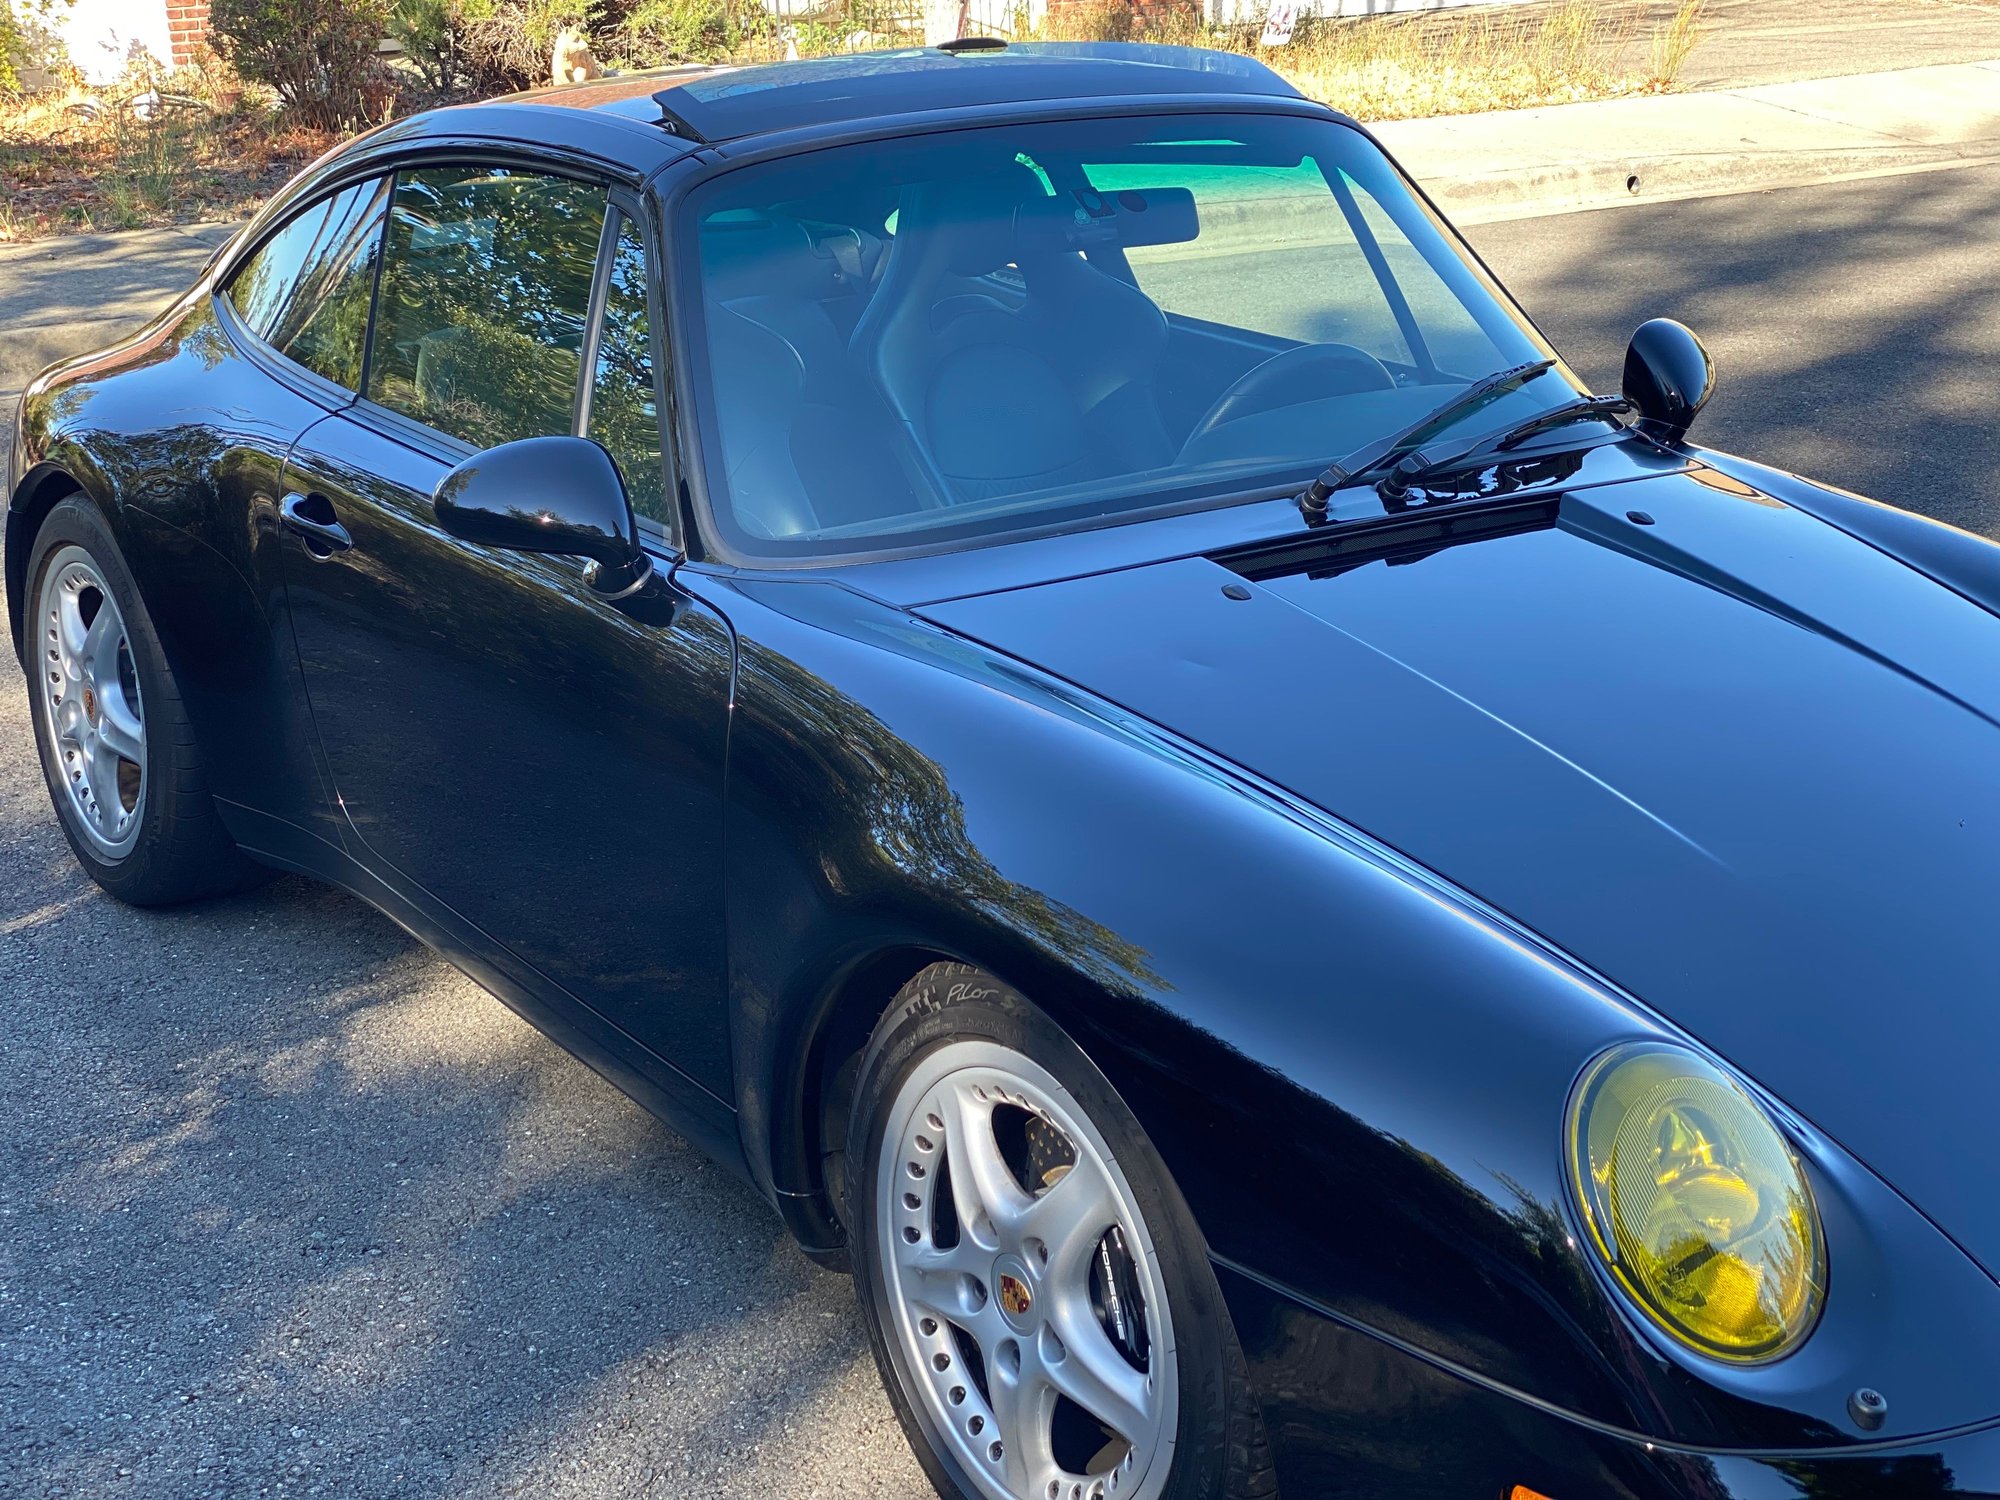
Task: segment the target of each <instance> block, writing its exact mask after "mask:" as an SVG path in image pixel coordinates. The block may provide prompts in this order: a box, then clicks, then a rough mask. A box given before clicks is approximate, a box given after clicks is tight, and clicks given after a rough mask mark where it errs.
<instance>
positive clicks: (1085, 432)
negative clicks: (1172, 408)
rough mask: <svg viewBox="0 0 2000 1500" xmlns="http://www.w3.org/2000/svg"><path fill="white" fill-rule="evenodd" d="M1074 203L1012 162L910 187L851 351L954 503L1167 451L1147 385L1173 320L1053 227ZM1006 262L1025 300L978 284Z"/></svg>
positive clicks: (1141, 463) (1142, 462)
mask: <svg viewBox="0 0 2000 1500" xmlns="http://www.w3.org/2000/svg"><path fill="white" fill-rule="evenodd" d="M1071 211H1072V210H1071V206H1070V205H1069V204H1068V202H1067V200H1061V199H1053V198H1051V197H1050V196H1049V194H1048V193H1047V191H1046V190H1045V189H1044V188H1043V186H1042V183H1041V180H1040V178H1038V177H1037V176H1036V175H1035V174H1034V173H1033V172H1032V171H1030V170H1029V169H1028V168H1027V167H1026V166H1023V165H1021V164H1020V163H1018V162H1014V161H1005V162H999V163H995V164H994V165H993V166H992V167H991V168H990V169H988V170H986V171H983V172H981V173H979V174H978V175H976V176H974V177H971V178H968V179H964V180H961V181H957V182H952V183H929V184H921V185H917V186H914V187H911V188H910V189H908V190H906V191H905V192H904V194H903V198H902V204H901V207H900V209H899V211H898V215H897V230H896V237H895V241H894V244H893V245H892V246H891V248H890V251H889V254H888V259H887V264H886V266H885V267H884V269H883V273H882V279H881V283H880V285H879V286H878V287H877V288H876V291H875V295H874V297H873V299H872V300H871V302H870V303H869V305H868V307H867V309H866V310H865V311H864V312H863V313H862V316H861V319H860V321H859V323H858V324H857V325H856V327H855V331H854V349H855V354H856V363H857V364H859V365H860V366H861V367H862V368H864V369H866V370H867V371H869V372H870V373H871V374H872V375H873V377H874V379H875V381H876V382H877V384H878V385H879V387H880V389H881V391H882V394H883V396H884V397H885V398H886V400H887V403H888V406H889V408H890V410H891V411H892V412H893V413H894V414H895V416H896V417H897V418H898V419H899V420H900V421H901V422H902V424H903V425H904V427H905V429H906V430H907V432H908V433H909V435H910V439H911V442H912V445H913V446H914V448H915V451H916V453H917V454H918V455H919V456H920V459H921V461H922V462H923V464H924V465H925V470H926V477H928V479H929V480H930V483H931V485H932V486H933V487H934V488H935V489H936V490H937V491H938V493H939V497H940V498H941V499H942V500H943V501H945V502H946V503H950V502H952V501H959V500H978V499H986V498H989V497H992V496H996V495H1007V494H1015V493H1023V492H1027V491H1031V490H1038V489H1043V488H1047V487H1050V486H1054V485H1061V484H1068V483H1074V482H1079V481H1083V480H1089V479H1095V478H1104V477H1108V476H1112V475H1117V474H1127V473H1131V472H1133V471H1135V470H1140V469H1148V468H1153V467H1156V466H1159V465H1164V464H1167V463H1170V462H1171V461H1172V460H1173V457H1174V445H1173V444H1172V443H1171V442H1169V440H1168V437H1167V433H1166V429H1165V427H1164V425H1163V424H1162V422H1161V419H1160V411H1159V405H1158V401H1157V399H1156V396H1155V392H1154V386H1153V376H1154V372H1155V371H1156V370H1157V369H1158V368H1159V365H1160V362H1161V360H1162V358H1163V357H1164V355H1165V352H1166V344H1167V324H1166V319H1165V317H1164V316H1163V315H1162V314H1161V312H1160V309H1159V308H1158V307H1157V306H1156V305H1154V303H1153V302H1152V300H1151V299H1150V298H1148V297H1147V296H1146V295H1145V294H1144V293H1143V292H1141V291H1139V290H1138V288H1136V287H1134V286H1132V285H1130V284H1129V283H1127V282H1124V281H1120V280H1118V279H1117V278H1115V277H1112V276H1107V275H1106V274H1105V273H1104V272H1102V271H1099V270H1098V269H1097V268H1096V267H1094V266H1092V265H1091V264H1090V263H1089V262H1088V261H1086V260H1085V259H1084V258H1083V257H1082V256H1080V255H1078V254H1077V253H1076V252H1075V250H1073V249H1070V248H1068V246H1067V244H1066V242H1065V240H1064V237H1063V235H1062V234H1061V233H1060V232H1055V233H1051V232H1049V230H1050V228H1051V227H1052V226H1053V227H1055V228H1057V229H1058V230H1059V229H1060V225H1061V221H1062V220H1063V219H1064V218H1065V217H1066V216H1067V215H1068V214H1069V213H1070V212H1071ZM1008 264H1013V265H1014V266H1016V267H1017V268H1018V269H1019V271H1020V274H1021V278H1022V280H1023V281H1024V282H1025V283H1026V294H1025V296H1024V297H1021V298H1020V299H1019V300H1018V305H1016V303H1015V300H1014V299H1012V298H1010V297H1009V296H1007V295H1006V294H1004V293H1003V292H1002V291H1001V289H999V288H996V287H995V286H994V285H993V283H992V282H991V281H990V280H986V279H984V278H986V277H987V275H988V273H990V272H993V271H996V270H998V269H999V268H1001V267H1002V266H1005V265H1008Z"/></svg>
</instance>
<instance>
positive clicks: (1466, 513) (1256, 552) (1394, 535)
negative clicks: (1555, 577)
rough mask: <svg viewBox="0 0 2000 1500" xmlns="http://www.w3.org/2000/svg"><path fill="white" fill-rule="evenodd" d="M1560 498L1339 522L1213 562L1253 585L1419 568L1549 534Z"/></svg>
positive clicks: (1217, 556)
mask: <svg viewBox="0 0 2000 1500" xmlns="http://www.w3.org/2000/svg"><path fill="white" fill-rule="evenodd" d="M1561 510H1562V497H1561V496H1559V495H1542V496H1538V497H1536V498H1534V499H1532V500H1522V501H1519V502H1516V503H1513V504H1508V505H1491V504H1488V505H1476V506H1471V507H1467V508H1465V509H1463V510H1460V509H1457V508H1456V507H1445V506H1440V507H1438V508H1437V509H1435V510H1419V511H1411V512H1408V513H1406V514H1403V515H1394V516H1383V517H1381V518H1380V519H1375V518H1372V517H1371V518H1369V519H1366V520H1359V521H1335V522H1334V523H1332V524H1331V525H1329V526H1324V527H1321V528H1320V529H1319V530H1317V531H1315V532H1314V533H1313V534H1312V535H1311V536H1307V537H1300V538H1297V539H1295V540H1288V541H1282V542H1260V543H1258V544H1257V545H1256V546H1254V547H1237V548H1232V549H1231V550H1229V551H1227V552H1217V553H1213V554H1211V556H1210V560H1211V561H1213V562H1218V563H1221V564H1222V566H1223V567H1225V568H1227V569H1229V570H1230V571H1231V572H1232V573H1235V574H1237V575H1238V576H1239V577H1242V578H1247V579H1249V580H1250V581H1251V582H1252V583H1261V582H1263V581H1265V580H1267V579H1271V578H1293V577H1297V576H1298V575H1299V574H1301V573H1303V574H1305V575H1306V576H1307V577H1309V578H1332V577H1335V576H1337V575H1338V574H1341V573H1345V572H1348V571H1350V570H1351V569H1354V568H1358V567H1360V566H1361V565H1362V564H1363V563H1371V562H1388V563H1391V564H1395V563H1413V562H1420V561H1422V560H1423V559H1424V558H1426V557H1429V556H1430V555H1431V554H1432V553H1434V552H1439V551H1442V550H1443V549H1444V548H1446V547H1456V546H1460V545H1462V544H1463V543H1466V542H1477V541H1484V540H1485V539H1487V538H1488V537H1497V536H1518V535H1520V534H1521V533H1522V532H1527V531H1546V530H1548V529H1550V528H1551V527H1553V526H1554V525H1555V524H1556V520H1557V518H1558V516H1559V515H1560V514H1561Z"/></svg>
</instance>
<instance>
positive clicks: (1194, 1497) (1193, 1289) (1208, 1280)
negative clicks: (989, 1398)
mask: <svg viewBox="0 0 2000 1500" xmlns="http://www.w3.org/2000/svg"><path fill="white" fill-rule="evenodd" d="M967 1039H974V1040H984V1041H990V1042H996V1043H999V1044H1000V1045H1001V1046H1004V1047H1006V1048H1009V1049H1011V1050H1013V1051H1014V1052H1017V1053H1020V1054H1022V1055H1024V1056H1026V1057H1027V1058H1029V1059H1031V1060H1032V1061H1033V1062H1035V1063H1036V1064H1038V1065H1039V1066H1040V1067H1041V1068H1042V1069H1044V1070H1046V1071H1047V1073H1049V1074H1050V1075H1052V1076H1053V1077H1054V1078H1055V1079H1056V1081H1057V1082H1059V1083H1060V1084H1061V1085H1062V1087H1063V1088H1064V1089H1066V1090H1067V1091H1068V1092H1069V1094H1070V1095H1071V1097H1072V1098H1073V1099H1074V1100H1075V1101H1076V1102H1077V1103H1078V1104H1080V1105H1081V1106H1082V1108H1083V1110H1084V1113H1085V1114H1086V1115H1087V1116H1088V1117H1089V1120H1090V1122H1091V1124H1092V1125H1093V1126H1094V1127H1095V1128H1096V1129H1097V1130H1098V1131H1099V1133H1100V1134H1101V1135H1102V1136H1103V1137H1104V1139H1105V1142H1106V1144H1108V1145H1109V1147H1110V1148H1111V1151H1112V1153H1113V1155H1114V1156H1115V1158H1116V1160H1117V1162H1118V1164H1119V1166H1120V1168H1121V1169H1122V1170H1123V1172H1124V1174H1125V1178H1126V1180H1127V1182H1128V1183H1129V1184H1130V1187H1131V1189H1132V1192H1133V1198H1134V1201H1135V1202H1136V1205H1137V1207H1138V1210H1139V1214H1140V1216H1141V1217H1142V1218H1143V1219H1144V1221H1145V1227H1146V1230H1147V1232H1148V1233H1149V1234H1150V1235H1151V1236H1152V1239H1153V1243H1154V1247H1155V1249H1156V1251H1157V1253H1158V1257H1159V1264H1160V1268H1161V1271H1162V1280H1163V1283H1164V1285H1165V1288H1166V1295H1167V1301H1168V1304H1169V1307H1170V1308H1171V1315H1172V1324H1173V1331H1174V1334H1175V1337H1176V1341H1177V1345H1178V1348H1177V1360H1176V1363H1177V1368H1178V1374H1179V1382H1178V1384H1179V1398H1178V1399H1179V1408H1178V1423H1177V1426H1176V1432H1177V1437H1176V1439H1175V1444H1174V1451H1173V1458H1172V1468H1171V1470H1170V1471H1169V1477H1168V1479H1167V1482H1166V1484H1165V1487H1164V1489H1163V1490H1161V1491H1160V1496H1159V1500H1271V1497H1273V1496H1275V1495H1276V1494H1277V1492H1278V1487H1277V1479H1276V1476H1275V1474H1274V1472H1273V1470H1272V1466H1271V1455H1270V1446H1269V1441H1268V1439H1267V1437H1266V1435H1265V1431H1264V1425H1263V1420H1262V1417H1261V1415H1260V1414H1259V1412H1258V1409H1257V1405H1256V1401H1255V1398H1254V1396H1253V1394H1252V1391H1251V1389H1250V1383H1249V1377H1248V1373H1247V1371H1246V1369H1245V1365H1244V1360H1243V1353H1242V1349H1241V1347H1240V1346H1239V1344H1238V1342H1237V1338H1236V1330H1235V1328H1234V1326H1233V1325H1232V1323H1231V1321H1230V1318H1229V1313H1228V1309H1227V1307H1226V1306H1225V1305H1224V1303H1223V1300H1222V1292H1221V1288H1220V1287H1219V1286H1217V1284H1216V1280H1215V1273H1214V1271H1213V1270H1212V1269H1211V1267H1210V1265H1209V1262H1208V1256H1207V1251H1206V1245H1205V1242H1204V1240H1203V1239H1202V1236H1201V1233H1200V1231H1199V1230H1198V1229H1197V1228H1196V1226H1195V1223H1194V1220H1193V1217H1192V1215H1191V1214H1190V1212H1189V1210H1188V1207H1187V1204H1186V1202H1185V1200H1184V1199H1183V1198H1182V1197H1181V1194H1180V1192H1179V1190H1178V1189H1177V1188H1176V1187H1175V1186H1174V1184H1173V1181H1172V1179H1171V1178H1170V1177H1169V1176H1168V1174H1167V1171H1166V1168H1165V1166H1164V1165H1163V1164H1162V1163H1161V1162H1160V1161H1159V1159H1158V1157H1157V1156H1156V1155H1155V1153H1154V1152H1153V1150H1152V1147H1151V1145H1150V1144H1149V1143H1148V1141H1147V1139H1146V1137H1145V1134H1144V1132H1143V1131H1142V1130H1141V1129H1140V1126H1139V1123H1138V1121H1137V1120H1136V1119H1134V1118H1133V1116H1132V1113H1131V1111H1130V1110H1129V1109H1127V1108H1126V1106H1125V1103H1124V1101H1123V1100H1121V1099H1120V1098H1119V1097H1118V1095H1117V1093H1116V1091H1115V1090H1113V1088H1112V1087H1111V1085H1110V1083H1109V1082H1108V1081H1107V1080H1106V1079H1105V1078H1104V1076H1103V1074H1101V1073H1100V1072H1098V1070H1097V1069H1096V1068H1095V1067H1094V1066H1093V1065H1092V1064H1091V1062H1090V1060H1089V1059H1088V1058H1087V1057H1085V1056H1084V1054H1083V1052H1082V1051H1081V1050H1080V1049H1079V1048H1078V1047H1077V1046H1076V1044H1075V1043H1074V1042H1072V1041H1071V1040H1070V1039H1069V1037H1068V1036H1067V1035H1065V1034H1064V1033H1063V1031H1062V1030H1061V1029H1060V1028H1059V1027H1057V1026H1056V1025H1055V1024H1054V1023H1053V1022H1051V1021H1050V1020H1049V1019H1048V1018H1047V1017H1046V1016H1044V1015H1043V1014H1042V1013H1041V1012H1040V1011H1039V1010H1037V1009H1036V1008H1035V1007H1034V1006H1033V1005H1032V1004H1030V1003H1029V1002H1028V1001H1027V1000H1026V999H1025V998H1024V997H1023V996H1021V995H1020V994H1019V993H1017V992H1016V991H1014V990H1013V989H1011V988H1009V987H1008V986H1007V985H1005V984H1002V983H1000V982H999V981H997V980H995V979H993V978H992V977H991V976H990V975H988V974H985V973H984V972H982V971H981V970H978V969H976V968H973V967H970V966H968V965H965V964H945V963H941V964H933V965H932V966H931V967H929V968H928V969H925V970H924V971H923V972H922V973H921V974H919V975H917V976H916V977H915V978H914V979H912V980H911V981H910V982H909V983H908V984H906V985H905V986H904V987H903V989H902V991H901V992H900V993H899V994H898V995H897V997H896V1000H895V1003H894V1004H893V1005H892V1006H891V1007H890V1009H889V1011H888V1013H887V1014H886V1015H885V1016H883V1018H882V1020H881V1021H880V1023H879V1024H878V1025H877V1026H876V1028H875V1032H874V1035H873V1036H872V1038H871V1039H870V1041H869V1044H868V1047H867V1050H866V1051H865V1053H864V1054H863V1057H862V1061H861V1068H860V1073H859V1077H858V1080H857V1084H856V1090H855V1100H854V1108H853V1113H852V1116H851V1122H850V1125H849V1129H848V1137H847V1151H846V1163H847V1172H846V1180H847V1187H848V1192H849V1194H850V1198H849V1201H848V1203H847V1205H846V1207H847V1221H848V1225H849V1232H850V1239H851V1243H852V1245H853V1247H854V1251H855V1286H856V1289H857V1292H858V1294H859V1296H860V1299H861V1304H862V1308H863V1311H864V1312H865V1314H866V1317H867V1324H868V1334H869V1341H870V1343H871V1345H872V1346H873V1348H874V1353H875V1362H876V1365H877V1367H878V1368H879V1369H880V1371H881V1373H882V1380H883V1384H884V1385H885V1386H886V1387H887V1388H888V1392H889V1398H890V1401H891V1403H892V1405H893V1406H894V1407H895V1410H896V1415H897V1418H898V1419H899V1420H900V1421H901V1422H902V1424H903V1430H904V1432H905V1433H906V1434H907V1435H908V1437H909V1440H910V1443H911V1446H912V1447H913V1448H914V1449H915V1450H916V1453H917V1456H918V1458H919V1460H920V1461H921V1462H922V1464H923V1466H924V1469H925V1472H926V1473H927V1474H928V1475H929V1477H930V1479H931V1482H932V1483H933V1484H934V1485H935V1486H936V1487H937V1490H938V1493H939V1494H940V1495H943V1496H946V1497H952V1500H958V1497H963V1500H982V1497H983V1496H984V1495H985V1494H986V1493H987V1492H986V1491H984V1490H982V1489H981V1488H979V1487H978V1486H977V1485H975V1484H974V1483H973V1482H972V1480H971V1479H970V1478H969V1476H968V1474H967V1472H966V1469H965V1467H964V1465H963V1462H962V1460H960V1459H959V1458H958V1457H957V1456H955V1455H954V1454H953V1452H952V1451H951V1449H950V1448H949V1447H948V1446H947V1445H946V1444H945V1443H943V1442H941V1441H940V1440H939V1435H938V1433H937V1432H936V1430H935V1418H934V1417H933V1415H932V1414H931V1411H930V1409H929V1406H928V1405H927V1401H926V1398H924V1397H923V1396H922V1395H921V1394H920V1393H917V1392H913V1390H912V1388H911V1372H910V1371H909V1370H908V1369H907V1368H906V1367H905V1366H906V1359H907V1356H906V1355H905V1353H904V1351H903V1343H902V1340H901V1339H900V1338H898V1337H897V1336H896V1335H895V1334H894V1332H893V1331H892V1329H891V1326H890V1323H889V1319H890V1318H891V1316H893V1314H892V1313H891V1312H890V1311H889V1305H888V1304H889V1294H888V1292H887V1290H886V1288H885V1284H884V1277H883V1272H882V1269H881V1267H882V1264H883V1261H882V1256H883V1247H882V1246H881V1245H880V1243H878V1241H879V1239H880V1233H879V1231H878V1229H877V1227H876V1226H877V1215H876V1213H875V1212H874V1211H873V1208H872V1205H873V1204H874V1203H875V1195H876V1194H878V1193H882V1192H894V1191H898V1190H899V1188H900V1187H901V1186H907V1184H895V1183H884V1182H883V1181H881V1180H880V1179H881V1176H882V1170H881V1166H880V1162H881V1158H882V1155H883V1152H882V1146H883V1142H884V1138H885V1133H886V1132H887V1131H888V1130H889V1129H890V1128H891V1127H892V1125H893V1121H892V1119H891V1115H892V1113H893V1106H894V1102H895V1100H896V1098H897V1095H898V1092H899V1090H900V1089H901V1088H902V1086H903V1085H904V1083H905V1081H906V1080H908V1079H909V1078H910V1077H911V1076H912V1074H913V1073H914V1072H915V1071H916V1069H917V1067H918V1066H919V1064H920V1063H921V1062H922V1060H923V1059H924V1058H925V1057H926V1056H927V1055H929V1054H931V1053H933V1052H935V1051H936V1050H937V1049H939V1048H940V1047H943V1046H944V1045H946V1044H948V1043H953V1042H962V1041H965V1040H967ZM1021 1500H1043V1497H1042V1496H1041V1495H1036V1496H1032V1497H1029V1496H1024V1497H1021ZM1065 1500H1067V1492H1065Z"/></svg>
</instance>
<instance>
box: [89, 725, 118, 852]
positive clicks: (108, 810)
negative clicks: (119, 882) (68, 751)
mask: <svg viewBox="0 0 2000 1500" xmlns="http://www.w3.org/2000/svg"><path fill="white" fill-rule="evenodd" d="M84 766H85V769H84V773H83V774H84V780H86V781H88V782H89V783H90V796H91V800H92V802H93V803H94V804H95V805H94V807H93V808H92V811H93V812H94V813H95V814H96V822H97V831H98V832H99V833H101V834H103V835H104V837H106V838H107V839H115V838H117V837H118V832H119V824H120V823H121V822H122V821H123V820H124V816H125V804H124V802H123V801H121V800H120V798H119V796H118V752H117V751H116V750H113V749H112V748H111V747H110V746H109V745H107V744H106V743H105V742H104V741H103V740H102V739H101V738H100V739H99V740H98V741H97V742H96V743H95V744H93V745H92V746H91V747H90V758H89V759H88V760H87V761H85V763H84Z"/></svg>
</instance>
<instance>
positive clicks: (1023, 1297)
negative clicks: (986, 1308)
mask: <svg viewBox="0 0 2000 1500" xmlns="http://www.w3.org/2000/svg"><path fill="white" fill-rule="evenodd" d="M993 1270H994V1278H993V1281H994V1290H995V1292H996V1294H997V1295H998V1298H999V1302H1000V1312H1001V1315H1002V1316H1003V1317H1005V1318H1006V1319H1007V1321H1008V1322H1009V1323H1011V1324H1013V1325H1014V1327H1015V1328H1016V1329H1019V1330H1021V1331H1023V1332H1025V1331H1026V1330H1027V1329H1028V1328H1029V1327H1030V1326H1031V1325H1032V1324H1033V1323H1034V1321H1035V1318H1034V1310H1035V1288H1034V1283H1032V1282H1031V1281H1029V1279H1028V1268H1027V1267H1026V1266H1024V1265H1023V1264H1021V1262H1019V1261H1018V1260H1015V1259H1014V1258H1013V1257H1012V1256H1007V1257H1005V1258H1004V1259H1002V1260H1001V1261H999V1263H998V1264H996V1265H995V1266H994V1268H993Z"/></svg>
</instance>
